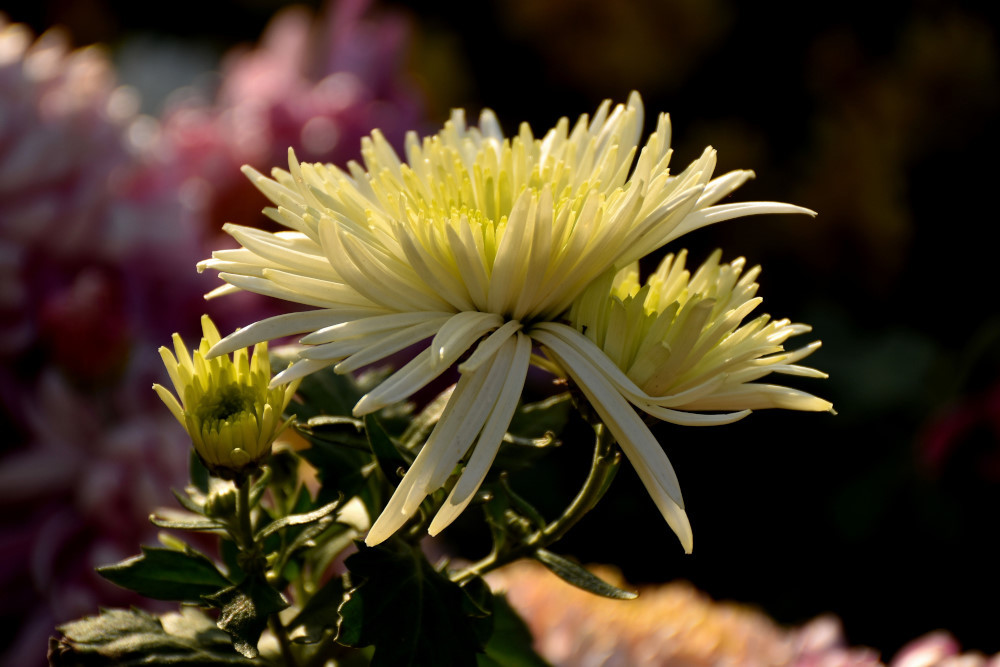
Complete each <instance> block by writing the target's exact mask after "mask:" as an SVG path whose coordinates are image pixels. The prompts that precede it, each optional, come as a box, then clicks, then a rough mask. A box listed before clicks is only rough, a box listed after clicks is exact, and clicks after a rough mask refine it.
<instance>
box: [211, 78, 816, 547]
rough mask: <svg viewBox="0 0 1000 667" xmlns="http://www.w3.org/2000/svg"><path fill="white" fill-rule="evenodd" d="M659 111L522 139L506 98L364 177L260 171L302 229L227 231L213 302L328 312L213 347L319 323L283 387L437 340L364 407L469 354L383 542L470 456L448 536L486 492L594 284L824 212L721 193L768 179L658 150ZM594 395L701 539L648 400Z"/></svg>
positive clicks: (686, 531)
mask: <svg viewBox="0 0 1000 667" xmlns="http://www.w3.org/2000/svg"><path fill="white" fill-rule="evenodd" d="M643 123H644V111H643V107H642V102H641V100H640V98H639V96H638V95H637V94H633V95H632V96H631V97H630V98H629V101H628V103H627V104H619V105H615V106H612V105H611V103H610V102H605V103H604V104H602V105H601V106H600V107H599V108H598V110H597V112H596V113H595V114H594V115H593V117H588V116H587V115H584V116H581V117H580V119H579V120H578V121H577V122H576V123H572V124H571V123H570V121H569V120H568V119H565V118H564V119H562V120H560V121H559V122H558V123H557V124H556V126H555V127H554V128H552V129H551V130H549V131H548V132H546V133H545V134H544V135H543V136H541V137H540V138H538V137H536V136H535V135H534V133H533V132H532V131H531V129H530V128H529V127H528V126H527V125H526V124H522V125H521V127H520V128H519V130H518V132H517V134H516V135H514V136H512V137H506V136H504V134H503V132H502V131H501V129H500V125H499V123H498V122H497V119H496V117H495V116H494V115H493V113H492V112H490V111H488V110H487V111H484V112H483V113H482V115H481V116H480V119H479V125H478V127H477V126H471V127H470V126H468V125H467V124H466V121H465V116H464V114H463V112H461V111H455V112H453V113H452V115H451V118H450V120H449V121H448V122H446V123H445V125H444V128H443V129H442V130H441V131H440V132H438V133H437V134H435V135H433V136H429V137H425V138H423V139H419V138H418V137H417V136H416V135H415V134H410V135H409V136H408V137H407V139H406V143H405V157H404V158H401V157H400V156H399V155H397V153H396V152H395V151H394V149H393V148H392V147H391V146H390V145H389V143H388V142H387V141H386V140H385V138H384V137H383V136H382V135H381V134H380V133H379V132H378V131H376V132H374V133H373V134H372V135H371V137H370V138H367V139H365V140H364V141H363V142H362V157H363V164H358V163H355V162H351V163H349V164H348V165H347V167H346V169H340V168H338V167H335V166H333V165H329V164H300V163H299V162H298V161H297V160H296V158H295V155H294V153H292V152H291V151H290V152H289V168H288V170H287V171H286V170H282V169H274V170H273V171H272V173H271V178H268V177H266V176H264V175H262V174H260V173H258V172H256V171H254V170H253V169H250V168H245V169H244V172H245V173H246V174H247V176H248V177H249V178H250V179H251V180H252V181H253V182H254V183H255V185H256V186H257V187H258V188H259V189H260V190H261V191H262V192H263V193H264V194H265V195H266V196H267V197H268V198H269V199H270V200H271V202H272V203H273V204H274V206H272V207H269V208H267V209H265V211H264V212H265V214H267V215H268V216H269V217H270V218H271V219H272V220H274V221H275V222H277V223H279V224H281V225H282V226H284V227H285V228H287V231H282V232H277V233H270V232H264V231H261V230H257V229H253V228H249V227H242V226H239V225H233V224H229V225H226V227H225V229H226V231H227V232H228V233H229V234H231V235H232V236H233V237H234V238H235V239H236V240H237V241H239V243H240V245H241V246H242V247H240V248H238V249H234V250H220V251H217V252H215V253H213V256H212V258H211V259H209V260H206V261H204V262H202V263H201V264H200V265H199V267H200V268H201V269H206V268H208V269H214V270H217V271H219V275H220V277H221V278H222V279H223V280H225V281H226V282H227V283H228V284H227V285H225V286H223V287H221V288H220V289H218V290H216V291H215V292H214V293H213V295H220V294H225V293H227V292H229V291H232V290H236V289H245V290H250V291H253V292H257V293H260V294H265V295H269V296H273V297H275V298H279V299H284V300H287V301H292V302H295V303H300V304H303V305H307V306H311V307H313V308H315V310H311V311H306V312H302V313H292V314H287V315H281V316H278V317H274V318H270V319H267V320H263V321H261V322H257V323H254V324H251V325H250V326H248V327H246V328H244V329H242V330H240V331H237V332H236V333H234V334H232V335H230V336H228V337H227V338H226V339H224V340H223V341H222V342H221V343H219V344H217V345H215V346H213V347H212V349H211V351H210V352H209V356H214V355H220V354H226V353H229V352H232V351H234V350H236V349H238V348H241V347H245V346H247V345H249V344H253V343H258V342H260V341H265V340H272V339H274V338H278V337H282V336H288V335H292V334H307V335H306V336H305V337H303V338H302V339H301V342H302V343H303V344H304V345H306V346H307V347H305V348H304V349H302V351H301V352H300V353H299V358H298V359H297V360H296V361H295V363H294V364H293V365H292V366H291V367H290V368H289V369H287V370H285V371H283V372H282V373H280V374H279V375H278V376H277V377H276V378H275V379H274V381H273V382H272V385H279V384H282V383H285V382H289V381H292V380H295V379H297V378H301V377H303V376H305V375H308V374H309V373H313V372H315V371H317V370H320V369H322V368H325V367H328V366H332V367H333V368H334V369H335V370H336V371H337V372H338V373H348V372H351V371H354V370H357V369H359V368H361V367H362V366H365V365H367V364H371V363H373V362H377V361H379V360H382V359H384V358H386V357H388V356H389V355H391V354H394V353H395V352H398V351H400V350H403V349H405V348H407V347H409V346H412V345H414V344H416V343H419V342H421V341H425V340H430V343H429V345H427V347H426V348H425V349H424V350H423V351H422V352H420V353H419V354H417V356H416V357H415V358H414V359H413V360H412V361H411V362H410V363H408V364H406V365H405V366H403V367H402V368H400V369H399V370H397V371H396V372H395V373H394V374H393V375H391V376H390V377H388V378H387V379H386V380H384V381H383V382H382V384H380V385H379V386H378V387H376V388H375V389H373V390H372V391H371V392H370V393H368V394H367V395H366V396H364V397H363V398H362V399H361V401H360V402H359V403H358V404H357V405H356V406H355V409H354V413H355V414H356V415H358V416H360V415H363V414H368V413H371V412H374V411H376V410H378V409H380V408H382V407H385V406H388V405H390V404H392V403H395V402H397V401H401V400H404V399H406V398H407V397H409V396H410V395H411V394H413V393H414V392H416V391H418V390H419V389H420V388H422V387H424V386H425V385H426V384H427V383H429V382H431V381H432V380H433V379H434V378H436V377H438V376H439V375H440V374H441V373H443V372H444V371H445V370H447V369H448V368H450V367H452V366H454V365H455V364H456V363H457V362H459V360H460V359H463V358H464V361H463V362H462V364H461V365H460V366H459V370H460V372H461V379H460V380H459V382H458V385H457V387H456V389H455V392H454V393H453V395H452V396H451V400H450V402H449V404H448V409H447V410H445V414H444V416H443V417H442V419H441V421H440V422H439V423H438V425H437V427H436V428H435V430H434V431H433V432H432V434H431V436H430V439H429V440H428V441H427V443H426V444H425V445H424V447H423V449H422V450H421V452H420V454H419V456H418V457H417V459H416V461H415V462H414V465H413V467H412V468H411V469H410V471H409V472H408V473H407V475H406V476H405V477H404V479H403V481H402V482H401V484H400V486H399V487H398V488H397V490H396V493H395V495H394V496H393V497H392V499H391V500H390V502H389V504H388V507H387V508H386V510H385V511H384V512H383V513H382V515H381V516H380V517H379V518H378V520H377V521H376V522H375V524H374V526H373V527H372V530H371V532H370V533H369V535H368V539H367V542H368V543H369V544H377V543H378V542H381V541H382V540H384V539H386V538H387V537H388V536H389V535H391V534H392V532H394V531H395V530H397V529H398V528H399V527H400V526H402V525H403V524H404V523H405V522H406V521H407V520H408V519H409V518H410V517H411V516H413V514H414V513H415V512H416V510H417V507H418V506H419V504H420V502H421V501H422V500H423V499H424V498H425V497H426V496H427V495H428V494H429V493H431V492H432V491H434V490H436V489H437V488H439V487H440V486H441V485H442V484H444V483H445V481H446V480H447V479H449V477H450V476H451V475H452V473H453V472H455V469H456V466H459V465H460V464H462V463H463V462H464V465H465V469H464V472H463V474H462V476H461V478H460V479H459V482H458V484H457V485H456V486H455V487H454V489H453V491H452V492H451V495H450V496H449V498H448V500H447V501H446V502H445V504H444V507H443V508H442V509H441V510H440V511H439V513H438V515H437V517H436V518H435V520H434V521H433V522H432V523H431V527H430V529H431V532H432V533H436V532H437V531H439V530H441V529H443V528H444V527H445V526H447V525H448V523H450V521H452V520H453V519H454V517H455V516H457V515H458V513H459V512H461V510H462V509H463V508H464V507H465V506H466V505H467V504H468V502H469V501H470V500H471V499H472V497H473V496H474V494H475V492H476V490H477V489H478V488H479V485H480V484H481V483H482V481H483V479H484V477H485V475H486V471H487V470H488V469H489V466H490V465H491V463H492V460H493V457H494V455H495V454H496V451H497V449H498V447H499V446H500V442H501V439H502V436H503V432H504V430H505V429H506V427H507V425H508V424H509V421H510V418H511V415H512V414H513V410H514V407H515V406H516V403H517V399H518V397H519V396H520V393H521V390H522V389H523V383H524V378H525V374H526V372H527V366H528V363H529V362H530V360H531V359H532V356H531V348H532V345H533V344H536V343H541V342H544V341H543V337H545V336H555V337H559V336H563V337H565V336H564V335H563V334H562V333H561V332H560V330H559V327H562V328H564V329H568V330H569V331H571V332H573V333H574V334H577V335H578V332H576V330H575V329H572V328H571V327H566V326H565V325H560V324H557V323H558V322H559V321H561V320H562V319H563V318H564V317H565V315H566V313H567V312H568V310H569V309H570V306H571V304H572V303H573V302H574V301H575V300H576V299H577V298H579V297H580V295H581V294H583V292H584V291H585V290H586V289H587V287H588V286H589V285H590V284H591V283H592V282H594V281H595V280H596V279H598V278H600V277H601V276H602V275H604V274H605V273H606V272H608V271H613V270H617V269H620V268H622V267H625V266H628V265H630V264H631V263H632V262H635V261H636V260H638V259H640V258H641V257H644V256H646V255H647V254H649V253H650V252H652V251H654V250H656V249H657V248H660V247H661V246H663V245H664V244H665V243H668V242H669V241H671V240H673V239H675V238H677V237H679V236H680V235H682V234H684V233H686V232H688V231H691V230H693V229H697V228H699V227H702V226H705V225H708V224H712V223H715V222H718V221H721V220H727V219H730V218H736V217H742V216H746V215H754V214H761V213H807V214H811V213H812V212H811V211H808V210H807V209H803V208H800V207H797V206H792V205H789V204H781V203H775V202H745V203H729V204H719V201H720V200H722V199H723V198H724V197H726V196H727V195H729V194H730V193H731V192H732V191H733V190H735V189H736V188H737V187H739V186H740V185H741V184H742V183H744V182H745V181H746V180H747V179H748V178H750V177H751V176H752V175H753V174H752V172H749V171H734V172H731V173H729V174H726V175H723V176H721V177H718V178H713V172H714V169H715V162H716V157H715V151H714V150H712V149H711V148H708V149H706V150H705V151H704V153H703V154H702V155H701V157H699V158H698V159H697V160H696V161H695V162H693V163H692V164H691V165H689V166H688V167H687V168H686V169H684V170H682V171H681V172H680V173H677V174H674V173H671V171H670V158H671V149H670V133H671V129H670V121H669V118H668V117H667V116H666V114H661V115H660V116H659V117H658V118H657V122H656V129H655V131H654V132H653V133H652V134H651V135H649V137H648V139H647V140H646V141H645V142H644V143H641V142H640V140H641V135H642V130H643ZM550 325H551V326H555V327H556V330H555V333H553V332H552V331H550V330H547V329H546V327H547V326H550ZM560 340H561V339H560ZM584 340H586V339H584ZM574 344H575V343H574ZM546 345H547V344H546ZM556 345H557V346H558V343H557V344H556ZM591 347H592V348H593V349H594V350H596V349H597V348H596V347H594V346H593V344H591ZM553 349H554V348H553ZM592 353H593V350H589V349H588V350H585V351H584V352H583V354H582V356H580V357H579V359H576V358H575V357H574V360H575V363H574V362H573V361H570V360H569V357H572V356H573V353H572V352H566V351H564V353H560V358H561V361H562V362H565V363H562V365H563V367H565V368H566V369H567V372H569V373H570V374H571V375H573V374H574V373H575V376H574V377H576V376H579V377H580V378H584V377H586V378H589V377H590V376H591V375H595V374H596V376H600V377H603V371H599V370H598V368H599V367H600V366H602V365H603V364H605V362H606V363H607V364H610V365H611V366H614V364H613V363H611V362H609V361H608V360H607V358H606V357H605V356H604V355H603V353H599V354H598V357H594V356H593V354H592ZM570 367H572V368H570ZM583 388H584V391H585V392H590V393H589V394H588V396H589V397H590V399H591V400H592V401H594V402H595V409H596V410H597V411H598V413H600V414H601V416H602V418H604V419H605V421H606V422H607V423H608V425H609V428H610V429H611V431H612V433H613V434H614V436H615V437H616V439H618V441H619V442H620V443H621V444H622V447H623V449H624V451H625V452H626V454H627V455H628V456H629V458H630V459H632V462H633V464H635V465H636V467H637V469H638V470H639V471H640V475H641V476H642V478H643V481H644V482H645V483H646V485H647V487H648V488H650V492H651V493H652V494H653V497H654V499H655V500H656V502H657V504H658V506H660V508H661V511H663V513H664V516H666V517H667V519H668V521H669V522H670V525H671V526H672V527H674V529H675V530H676V531H678V534H679V535H680V536H681V541H682V542H683V543H684V544H685V547H686V548H690V527H689V526H687V517H686V515H685V514H684V511H683V505H682V504H681V502H680V491H679V487H678V486H677V483H676V478H675V476H674V474H673V470H672V469H671V468H670V464H669V462H667V460H666V456H665V455H664V454H663V451H662V449H660V447H659V445H658V444H657V443H656V440H655V439H654V438H653V437H652V435H651V434H650V432H649V430H648V429H647V428H646V427H645V426H644V425H643V424H642V421H641V419H639V417H638V416H637V415H636V413H635V411H634V410H633V409H632V408H631V406H629V404H628V400H631V397H628V400H626V398H625V397H623V395H622V394H621V393H620V392H618V391H617V390H615V389H614V387H613V386H612V385H609V384H608V383H606V382H603V381H599V382H598V383H597V384H595V383H590V384H587V385H584V386H583Z"/></svg>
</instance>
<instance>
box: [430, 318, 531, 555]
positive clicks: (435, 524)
mask: <svg viewBox="0 0 1000 667" xmlns="http://www.w3.org/2000/svg"><path fill="white" fill-rule="evenodd" d="M504 347H505V348H513V349H514V355H513V359H512V360H509V361H508V360H507V359H506V358H505V356H504V355H497V362H496V363H498V364H500V363H504V364H509V369H510V370H509V371H508V372H507V377H506V380H505V381H504V386H503V389H502V390H501V392H500V396H499V397H498V398H497V400H496V405H494V407H493V411H492V412H491V413H490V416H489V419H488V420H487V421H486V424H485V425H484V426H483V430H482V433H480V435H479V438H478V440H477V441H476V444H475V445H473V450H472V456H470V457H469V462H468V464H467V465H466V466H465V470H464V471H462V476H461V477H460V478H459V480H458V482H457V483H456V484H455V488H453V489H452V490H451V493H450V494H449V495H448V499H447V500H445V502H444V505H442V507H441V509H440V510H439V511H438V513H437V514H436V515H435V517H434V520H433V521H432V522H431V525H430V527H429V528H428V529H427V532H428V533H430V534H431V535H437V534H438V533H439V532H441V531H442V530H444V529H445V528H446V527H447V526H448V525H450V524H451V522H452V521H454V520H455V518H456V517H458V515H459V514H461V513H462V511H463V510H465V508H466V507H467V506H468V504H469V502H471V501H472V499H473V497H475V495H476V491H478V490H479V487H480V485H481V484H482V483H483V480H484V479H485V478H486V473H487V472H488V471H489V468H490V466H491V465H493V459H494V458H496V455H497V452H498V451H499V450H500V445H501V444H502V443H503V436H504V433H505V432H506V431H507V427H508V426H510V420H511V418H512V417H513V416H514V411H515V410H516V409H517V402H518V399H519V398H520V396H521V391H522V390H523V389H524V380H525V378H526V377H527V374H528V362H529V360H530V359H531V339H530V338H529V337H528V336H526V335H524V334H522V333H518V334H517V339H516V340H513V341H512V340H507V341H505V343H504Z"/></svg>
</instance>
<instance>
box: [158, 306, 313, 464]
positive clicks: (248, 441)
mask: <svg viewBox="0 0 1000 667" xmlns="http://www.w3.org/2000/svg"><path fill="white" fill-rule="evenodd" d="M201 326H202V331H203V332H204V334H205V337H204V338H202V340H201V344H200V345H199V346H198V348H197V349H195V350H194V353H193V354H192V353H190V352H188V349H187V347H185V345H184V341H183V340H181V337H180V336H179V335H178V334H174V337H173V342H174V352H171V351H170V350H169V349H168V348H166V347H161V348H160V356H161V357H162V358H163V365H164V366H165V367H166V369H167V374H168V375H169V376H170V381H171V382H172V383H173V385H174V390H175V391H176V392H177V397H179V398H180V401H178V400H177V397H175V396H174V395H173V394H172V393H170V390H169V389H167V388H166V387H164V386H163V385H161V384H154V385H153V389H154V390H155V391H156V393H157V395H159V397H160V398H161V399H162V400H163V402H164V403H166V405H167V407H168V408H170V412H171V413H173V415H174V417H176V418H177V421H179V422H180V423H181V426H183V427H184V428H185V429H187V432H188V435H190V436H191V442H192V444H193V445H194V450H195V452H197V453H198V457H199V458H200V459H201V461H202V463H204V464H205V467H206V468H208V470H209V472H211V473H212V474H213V475H216V476H218V477H222V478H224V479H234V478H237V477H239V476H240V475H242V474H244V473H245V472H247V471H252V470H254V469H256V467H257V465H258V464H259V463H260V462H261V461H262V460H263V459H264V458H265V457H267V456H268V455H269V454H270V453H271V444H272V443H273V442H274V439H275V438H276V437H278V435H279V434H280V433H281V432H282V431H283V430H284V429H285V428H286V427H287V426H288V424H289V423H290V422H291V419H289V420H288V421H285V422H282V421H281V414H282V413H283V412H284V411H285V408H287V407H288V402H289V401H290V400H291V399H292V395H293V394H295V389H296V387H297V386H298V383H297V382H292V383H289V384H288V385H286V386H283V387H276V388H269V387H268V384H269V383H270V382H271V361H270V358H269V357H268V355H267V343H259V344H258V345H257V346H256V347H255V348H254V351H253V358H252V359H251V358H250V357H249V355H248V354H247V350H246V348H242V347H241V348H239V349H238V350H236V351H235V352H236V353H235V354H234V355H233V358H232V359H230V358H229V356H216V357H214V358H212V359H206V357H207V355H208V350H209V349H210V348H211V347H212V346H213V345H215V344H217V343H218V342H219V340H220V336H219V331H218V329H216V328H215V324H213V323H212V320H211V319H209V317H208V315H204V316H202V318H201ZM175 354H176V356H175Z"/></svg>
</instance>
